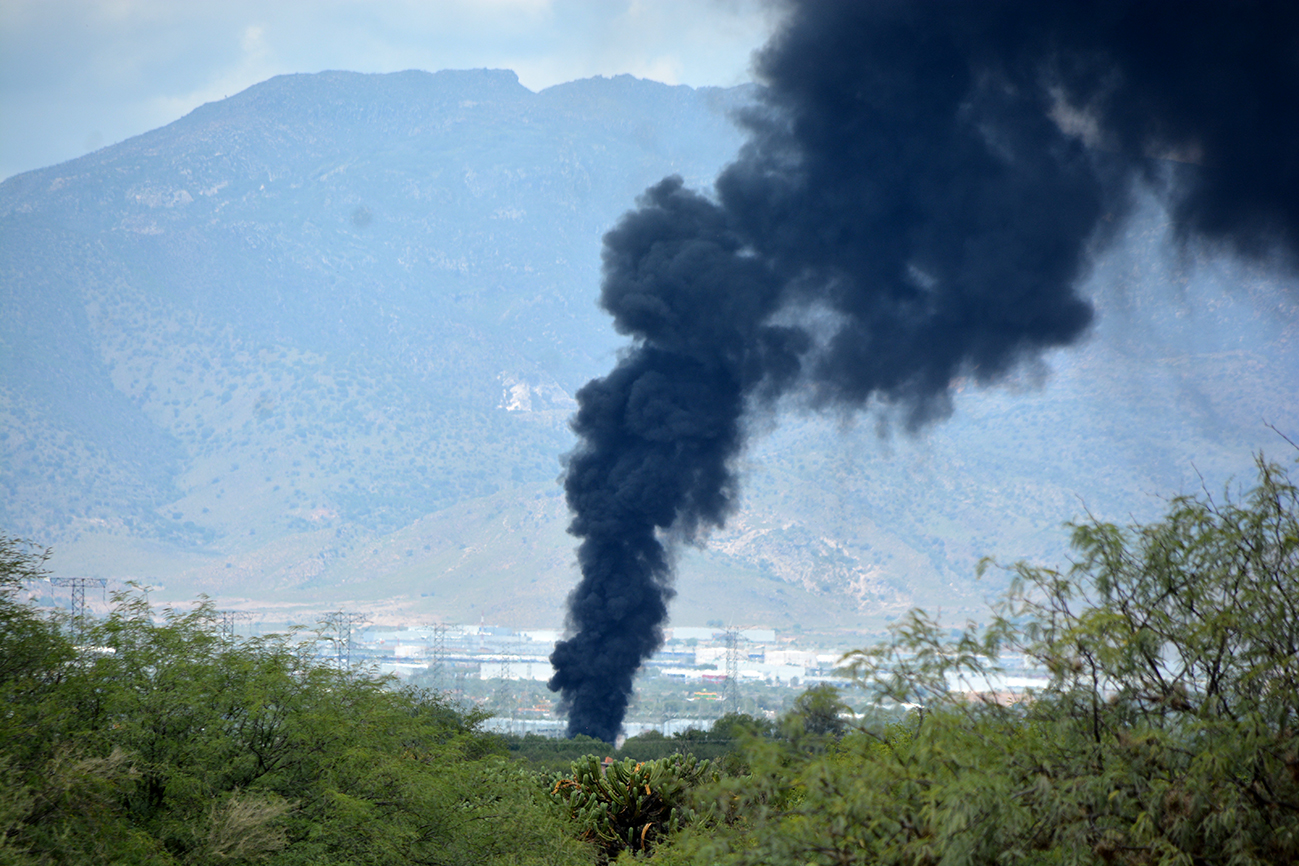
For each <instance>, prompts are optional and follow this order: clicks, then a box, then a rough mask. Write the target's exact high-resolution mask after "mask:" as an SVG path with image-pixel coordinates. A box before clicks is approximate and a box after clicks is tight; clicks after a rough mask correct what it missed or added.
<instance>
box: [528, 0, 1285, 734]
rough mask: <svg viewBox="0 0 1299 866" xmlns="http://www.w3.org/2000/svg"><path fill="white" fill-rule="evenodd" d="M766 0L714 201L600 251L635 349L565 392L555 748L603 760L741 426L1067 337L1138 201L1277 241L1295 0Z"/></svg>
mask: <svg viewBox="0 0 1299 866" xmlns="http://www.w3.org/2000/svg"><path fill="white" fill-rule="evenodd" d="M786 5H787V7H788V8H787V10H786V12H787V15H786V19H785V23H784V25H783V26H782V28H781V29H780V30H779V31H778V32H777V34H776V35H775V36H774V37H773V39H772V40H771V42H770V43H769V44H768V45H767V46H766V47H765V48H763V49H762V50H761V51H760V52H759V53H758V54H757V55H756V57H755V66H756V70H757V72H758V75H759V77H760V79H761V80H762V82H763V83H764V85H765V89H764V91H763V94H762V96H761V99H760V103H759V104H758V105H757V106H756V107H755V108H753V109H751V110H749V111H748V112H747V113H745V114H744V115H743V117H742V118H741V120H742V122H743V123H744V124H745V126H746V127H747V129H748V131H749V133H750V138H749V141H748V143H747V144H746V145H745V147H744V148H743V150H742V151H741V152H740V154H739V156H738V158H737V160H736V161H735V162H734V163H733V164H731V165H730V166H729V167H727V168H726V169H725V170H724V171H723V172H722V174H721V175H720V177H719V178H718V180H717V182H716V186H715V190H714V195H712V196H705V195H701V194H699V193H696V192H692V191H690V190H687V189H684V188H683V186H682V182H681V180H680V179H679V178H675V177H674V178H667V179H665V180H663V181H661V182H660V183H658V184H657V185H655V186H654V187H651V188H650V189H649V190H647V191H646V192H645V194H644V195H643V196H642V197H641V199H640V200H639V202H638V205H639V206H638V208H637V209H636V210H634V211H632V212H630V213H628V214H626V215H625V216H624V217H623V218H622V220H621V221H620V222H619V223H618V224H617V226H616V227H615V228H614V229H613V230H612V231H610V232H609V233H608V234H607V235H606V236H605V239H604V254H603V255H604V279H603V287H602V293H601V304H602V305H603V307H604V308H605V309H606V310H608V311H609V313H611V314H612V315H613V317H614V322H615V326H616V327H617V329H618V331H619V332H620V333H623V334H627V335H629V336H630V337H631V338H632V343H631V346H630V348H629V349H628V350H627V351H626V352H625V354H624V355H623V356H622V357H621V359H620V361H619V363H618V365H617V367H616V368H615V369H614V370H613V371H612V372H611V373H610V374H609V375H607V376H605V377H604V378H601V379H596V380H593V381H592V382H590V383H588V384H587V385H586V386H585V387H583V388H582V389H581V390H580V391H579V392H578V395H577V397H578V404H579V409H578V412H577V415H576V417H575V419H574V421H573V429H574V430H575V431H576V433H577V434H578V436H579V437H580V444H579V445H578V447H577V449H576V451H575V452H574V453H573V454H571V455H570V456H569V459H568V466H567V474H566V478H565V490H566V492H567V496H568V503H569V506H570V508H571V509H572V512H573V515H574V516H573V522H572V525H571V527H570V531H571V532H572V533H573V534H574V535H576V536H577V537H579V538H580V539H581V544H580V547H579V549H578V560H579V564H580V566H581V569H582V579H581V582H580V584H579V585H578V587H577V588H576V590H574V592H573V594H572V596H571V597H570V599H569V607H570V614H569V623H568V626H569V634H570V637H568V638H567V639H566V640H564V641H563V642H561V643H560V644H559V645H558V646H557V647H556V649H555V653H554V655H553V656H552V661H553V663H554V666H555V669H556V674H555V676H554V678H553V679H552V680H551V681H550V687H551V688H552V689H554V690H556V691H559V692H561V693H562V702H561V703H562V707H563V709H564V710H565V711H566V712H567V713H568V718H569V733H570V735H572V734H578V733H582V734H588V735H592V736H596V737H600V738H602V739H604V740H609V741H612V740H613V739H614V737H615V736H616V735H617V733H618V730H619V728H620V726H621V724H622V718H623V715H624V712H625V710H626V705H627V701H628V698H629V696H630V693H631V686H632V677H633V675H634V674H635V672H636V670H637V669H638V668H639V666H640V664H641V662H642V661H643V660H644V659H645V658H646V657H647V656H648V655H649V654H651V653H652V652H653V651H654V650H655V649H656V648H657V647H658V646H659V645H660V643H661V641H662V632H661V626H662V624H663V622H664V621H665V618H666V616H667V604H668V601H669V600H670V599H671V597H672V594H673V592H672V589H671V576H672V569H671V560H670V544H671V542H672V540H673V539H681V538H685V539H690V538H694V537H696V536H698V535H699V534H700V533H701V532H705V531H707V530H708V529H709V528H712V527H716V526H720V525H722V523H723V521H724V520H725V519H726V517H727V515H728V514H729V513H730V512H731V510H732V509H733V508H734V507H735V504H736V495H737V487H738V480H737V478H736V476H735V472H734V469H733V463H734V458H735V457H736V456H737V455H738V453H739V452H740V449H741V448H742V447H743V444H744V418H745V415H746V413H748V412H751V411H753V410H754V409H755V408H760V407H763V406H770V405H771V403H772V402H773V401H774V400H775V399H776V398H778V397H780V396H781V395H782V394H786V393H789V392H790V390H791V389H792V388H794V387H797V388H798V389H799V393H800V394H803V395H807V398H808V399H810V400H811V401H812V402H813V404H814V405H837V406H846V407H848V408H866V409H870V408H875V409H880V410H883V411H885V412H887V413H889V414H895V415H897V416H898V417H900V418H901V420H902V421H903V423H904V424H905V425H906V426H907V427H909V428H911V429H915V428H918V427H919V426H921V425H923V424H924V423H926V422H928V421H930V420H933V419H937V418H941V417H943V416H945V415H946V414H948V413H949V412H950V411H951V399H950V387H951V383H952V381H953V380H954V379H955V378H957V377H959V376H969V377H974V378H975V379H977V380H978V381H981V382H984V383H987V382H991V381H994V380H996V379H997V378H998V377H1001V376H1003V375H1004V374H1006V373H1007V372H1008V371H1010V370H1011V369H1013V368H1014V367H1015V366H1016V365H1017V364H1019V363H1021V362H1023V361H1025V360H1030V359H1033V358H1035V357H1036V356H1037V355H1038V354H1039V353H1041V352H1042V351H1043V350H1044V349H1047V348H1049V347H1053V346H1061V345H1067V344H1069V343H1071V342H1073V341H1075V340H1077V339H1079V338H1080V336H1082V335H1083V334H1084V332H1085V331H1086V330H1087V327H1088V325H1089V323H1090V321H1091V318H1092V308H1091V306H1090V305H1089V303H1088V302H1087V300H1086V299H1084V298H1082V297H1080V296H1079V295H1078V293H1077V290H1076V287H1077V285H1078V283H1079V281H1080V278H1081V277H1082V276H1084V275H1085V272H1086V269H1087V267H1088V262H1089V257H1090V256H1091V255H1092V254H1094V251H1095V250H1096V249H1097V248H1099V247H1100V246H1101V245H1103V243H1104V241H1105V240H1106V236H1107V230H1112V227H1114V226H1115V225H1117V224H1118V223H1119V221H1120V220H1121V219H1122V218H1123V216H1124V215H1125V214H1126V212H1127V209H1128V207H1129V200H1130V191H1131V189H1132V186H1133V183H1134V182H1136V181H1143V182H1145V183H1147V184H1149V185H1151V186H1152V187H1153V188H1156V189H1157V190H1158V191H1160V192H1161V193H1162V194H1163V195H1164V196H1165V199H1166V201H1167V204H1168V208H1169V211H1170V214H1171V216H1172V219H1173V221H1174V224H1175V226H1176V228H1177V230H1178V232H1179V236H1180V237H1181V238H1182V239H1183V241H1193V240H1209V241H1212V242H1215V243H1218V244H1221V245H1224V246H1226V247H1228V248H1230V249H1232V250H1234V251H1237V252H1241V253H1245V254H1251V255H1258V256H1264V255H1272V254H1275V253H1276V252H1277V251H1278V250H1280V251H1283V252H1284V251H1287V250H1294V248H1295V246H1296V241H1297V240H1299V231H1297V229H1299V148H1297V147H1296V142H1299V128H1297V127H1299V26H1297V25H1299V4H1295V3H1291V2H1285V3H1276V2H1273V3H1251V2H1228V0H1216V2H1195V0H1183V2H1178V3H1171V2H1145V3H1120V2H1097V0H1087V2H1080V0H1074V2H1069V0H1049V2H1047V0H1025V2H995V0H979V2H969V0H950V2H939V0H905V2H902V0H873V2H872V0H838V2H836V0H806V2H797V3H790V4H786ZM665 544H666V545H668V546H665Z"/></svg>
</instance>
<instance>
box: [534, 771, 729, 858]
mask: <svg viewBox="0 0 1299 866" xmlns="http://www.w3.org/2000/svg"><path fill="white" fill-rule="evenodd" d="M716 777H717V773H716V772H715V771H714V770H713V768H712V765H711V763H710V762H708V761H698V760H696V759H695V758H694V757H693V756H689V755H670V756H668V757H666V758H662V759H660V760H657V761H641V762H636V761H633V760H632V759H630V758H627V759H624V760H622V761H614V762H612V763H610V764H609V765H608V766H607V767H606V766H602V765H601V763H600V760H599V758H597V757H595V756H594V755H588V756H587V757H585V758H582V759H579V760H577V761H574V762H573V764H572V771H571V773H570V774H568V775H559V776H556V777H555V778H554V779H553V780H552V785H551V791H550V795H551V798H552V799H553V800H554V801H555V802H556V803H558V804H560V805H561V806H562V807H563V808H564V809H565V810H566V811H567V812H568V814H569V815H571V816H572V818H573V820H574V821H575V822H576V823H577V826H578V828H579V832H580V833H581V836H582V838H583V839H586V840H588V841H590V842H593V843H595V844H596V845H597V846H598V847H599V848H600V849H601V851H603V853H604V856H605V857H607V858H610V859H612V858H614V857H616V856H617V855H618V853H619V852H620V851H622V850H624V849H630V850H632V851H648V850H649V849H650V848H651V847H653V845H654V843H655V842H656V841H658V840H659V839H661V838H663V837H664V836H666V835H667V834H669V833H672V832H675V831H676V830H678V829H680V828H682V827H684V826H687V825H689V824H693V823H695V822H697V821H699V820H701V817H703V816H701V815H700V813H699V812H698V811H697V810H696V809H695V808H694V807H693V806H692V805H691V803H690V802H689V800H690V791H691V789H693V788H694V787H696V786H697V785H699V784H700V783H702V782H705V781H711V780H714V779H716Z"/></svg>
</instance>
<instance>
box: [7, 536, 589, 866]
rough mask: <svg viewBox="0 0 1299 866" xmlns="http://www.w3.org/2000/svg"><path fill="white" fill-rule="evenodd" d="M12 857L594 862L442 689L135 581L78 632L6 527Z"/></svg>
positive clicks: (28, 860) (541, 790) (34, 560)
mask: <svg viewBox="0 0 1299 866" xmlns="http://www.w3.org/2000/svg"><path fill="white" fill-rule="evenodd" d="M0 542H2V544H0V553H2V554H3V556H2V557H0V580H2V581H3V585H0V660H2V661H0V864H5V866H11V864H12V866H28V864H45V863H68V864H82V863H124V864H132V863H136V864H179V863H185V864H214V863H225V864H230V863H244V862H260V863H268V864H285V866H287V864H319V863H329V864H463V863H489V864H490V863H510V864H523V863H536V864H542V863H545V864H551V863H589V862H591V861H592V858H593V857H594V856H595V853H596V852H595V851H594V850H593V849H592V848H591V847H590V846H587V845H582V844H580V843H579V842H577V841H576V840H575V838H574V837H575V836H576V832H575V831H573V830H570V829H568V828H567V826H566V824H565V821H564V820H563V818H562V815H561V814H560V813H559V812H558V811H557V810H556V809H555V808H554V807H553V805H552V804H551V803H550V802H549V801H548V799H547V797H546V793H547V792H546V789H545V787H544V785H543V784H542V780H540V779H539V778H537V777H536V776H535V775H534V774H530V773H528V772H526V771H524V770H522V769H520V768H519V767H518V766H517V765H516V764H514V763H512V762H510V761H508V759H506V758H504V757H503V756H502V755H501V754H500V753H501V752H503V749H501V747H500V746H499V744H498V742H497V741H496V740H495V738H493V737H490V736H488V735H485V734H482V733H480V732H478V730H477V729H476V725H477V723H478V722H479V721H480V719H479V718H477V717H475V716H473V715H465V714H463V713H462V712H461V711H460V710H458V709H457V708H455V707H452V706H450V705H449V704H447V703H446V702H445V701H444V700H443V699H442V698H440V697H438V696H436V695H433V694H430V693H424V692H413V691H394V690H392V689H391V688H390V687H389V686H390V684H389V683H388V682H386V681H384V680H378V679H374V678H370V677H366V676H362V675H351V674H347V673H343V672H339V671H337V670H334V669H331V668H330V667H328V666H325V665H321V664H318V663H316V662H315V661H314V660H311V659H309V658H308V657H307V656H305V655H304V654H303V653H302V652H300V651H299V647H298V645H297V644H296V643H294V642H293V641H292V640H290V639H288V638H283V637H271V638H264V639H257V640H248V641H239V642H233V641H228V640H223V639H222V638H221V636H220V634H219V629H218V628H217V627H216V623H215V617H214V611H213V610H212V607H211V605H209V604H206V603H204V604H200V605H199V606H197V607H196V608H194V609H193V610H188V611H180V610H166V611H163V612H162V615H161V619H160V620H159V621H155V611H153V610H151V609H150V607H149V605H148V604H147V602H146V601H145V600H144V599H143V598H142V597H141V596H140V595H139V594H136V593H130V594H125V595H122V596H119V597H118V598H117V599H116V609H115V610H114V612H113V613H112V614H111V615H110V616H109V617H108V618H107V619H106V620H104V621H103V622H100V623H97V624H94V625H92V626H91V627H90V628H89V629H88V631H87V636H86V642H87V643H88V644H89V645H90V646H92V647H94V649H86V648H84V647H83V648H82V649H80V650H78V649H76V648H74V647H73V646H71V645H70V643H69V642H68V641H67V640H66V639H65V638H64V637H63V635H62V632H61V630H60V628H59V625H58V624H57V623H51V622H47V621H45V620H42V619H40V618H39V617H37V616H36V614H35V613H34V612H33V611H32V610H30V609H29V608H27V607H26V606H24V605H23V604H21V603H20V602H19V600H18V599H17V598H16V590H17V589H18V588H19V582H20V581H21V580H22V579H25V578H30V577H32V576H34V574H33V572H34V571H36V570H38V568H39V557H37V556H34V555H33V554H32V552H31V551H30V550H28V549H26V548H24V547H23V546H22V545H21V544H19V543H18V542H16V541H14V540H13V539H9V538H4V539H0Z"/></svg>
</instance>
